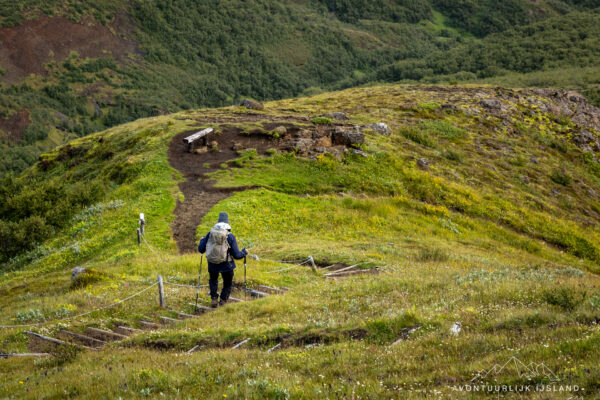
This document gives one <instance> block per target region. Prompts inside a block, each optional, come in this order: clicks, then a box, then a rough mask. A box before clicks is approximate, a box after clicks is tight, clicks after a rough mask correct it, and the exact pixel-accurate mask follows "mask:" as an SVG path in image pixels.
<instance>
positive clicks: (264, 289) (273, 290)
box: [257, 285, 285, 294]
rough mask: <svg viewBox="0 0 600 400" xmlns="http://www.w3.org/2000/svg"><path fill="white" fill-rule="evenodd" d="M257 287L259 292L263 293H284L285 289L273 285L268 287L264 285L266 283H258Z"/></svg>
mask: <svg viewBox="0 0 600 400" xmlns="http://www.w3.org/2000/svg"><path fill="white" fill-rule="evenodd" d="M257 288H258V290H260V291H261V292H265V293H269V294H283V293H285V290H283V289H278V288H274V287H270V286H266V285H258V286H257Z"/></svg>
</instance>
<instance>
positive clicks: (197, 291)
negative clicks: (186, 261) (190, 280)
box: [194, 254, 204, 314]
mask: <svg viewBox="0 0 600 400" xmlns="http://www.w3.org/2000/svg"><path fill="white" fill-rule="evenodd" d="M203 259H204V254H201V255H200V268H198V287H197V288H196V304H195V305H194V314H195V313H196V311H198V294H199V293H200V272H202V261H203Z"/></svg>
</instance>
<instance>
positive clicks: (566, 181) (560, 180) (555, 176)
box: [550, 168, 572, 186]
mask: <svg viewBox="0 0 600 400" xmlns="http://www.w3.org/2000/svg"><path fill="white" fill-rule="evenodd" d="M550 179H551V180H552V182H554V183H557V184H559V185H562V186H569V185H570V184H571V180H572V178H571V176H569V175H568V174H567V172H566V171H565V170H564V169H562V168H561V169H554V170H553V171H552V173H551V174H550Z"/></svg>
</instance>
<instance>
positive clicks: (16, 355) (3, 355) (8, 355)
mask: <svg viewBox="0 0 600 400" xmlns="http://www.w3.org/2000/svg"><path fill="white" fill-rule="evenodd" d="M50 355H51V354H50V353H0V358H28V357H48V356H50Z"/></svg>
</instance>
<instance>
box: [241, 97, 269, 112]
mask: <svg viewBox="0 0 600 400" xmlns="http://www.w3.org/2000/svg"><path fill="white" fill-rule="evenodd" d="M240 106H242V107H246V108H248V109H250V110H264V108H265V106H264V105H263V104H262V103H261V102H259V101H256V100H251V99H244V100H242V101H240Z"/></svg>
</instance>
